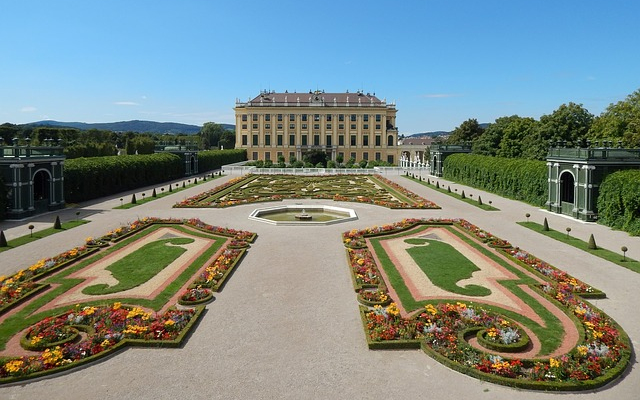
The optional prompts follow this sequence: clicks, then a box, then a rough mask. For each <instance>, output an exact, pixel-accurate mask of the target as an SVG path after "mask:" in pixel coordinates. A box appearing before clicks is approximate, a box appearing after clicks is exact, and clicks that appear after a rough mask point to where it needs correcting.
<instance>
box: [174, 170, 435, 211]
mask: <svg viewBox="0 0 640 400" xmlns="http://www.w3.org/2000/svg"><path fill="white" fill-rule="evenodd" d="M283 199H326V200H333V201H351V202H357V203H365V204H374V205H378V206H382V207H387V208H418V209H434V208H440V207H438V205H436V204H435V203H433V202H431V201H429V200H427V199H424V198H422V197H420V196H418V195H417V194H415V193H413V192H411V191H409V190H407V189H405V188H403V187H402V186H400V185H398V184H397V183H395V182H392V181H390V180H388V179H386V178H384V177H382V176H379V175H376V176H365V175H347V176H345V175H336V176H296V177H295V179H292V176H291V175H247V176H242V177H239V178H236V179H232V180H230V181H228V182H227V183H226V184H224V185H220V186H218V187H216V188H214V189H212V190H209V191H206V192H203V193H200V194H198V195H196V196H193V197H190V198H188V199H185V200H183V201H181V202H179V203H177V204H176V205H175V206H174V207H177V208H184V207H229V206H234V205H239V204H249V203H257V202H267V201H281V200H283Z"/></svg>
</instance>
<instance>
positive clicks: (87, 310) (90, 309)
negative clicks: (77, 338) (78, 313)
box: [82, 307, 96, 315]
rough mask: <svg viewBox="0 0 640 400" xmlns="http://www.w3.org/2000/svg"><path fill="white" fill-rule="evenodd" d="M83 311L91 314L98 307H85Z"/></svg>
mask: <svg viewBox="0 0 640 400" xmlns="http://www.w3.org/2000/svg"><path fill="white" fill-rule="evenodd" d="M82 311H83V312H84V313H85V314H86V315H91V314H93V313H95V312H96V308H95V307H85V308H83V309H82Z"/></svg>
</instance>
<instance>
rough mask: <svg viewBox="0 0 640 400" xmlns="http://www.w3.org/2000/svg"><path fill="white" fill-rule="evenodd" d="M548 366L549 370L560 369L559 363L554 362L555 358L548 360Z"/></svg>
mask: <svg viewBox="0 0 640 400" xmlns="http://www.w3.org/2000/svg"><path fill="white" fill-rule="evenodd" d="M549 366H550V367H551V368H559V367H560V361H558V360H556V359H555V358H550V359H549Z"/></svg>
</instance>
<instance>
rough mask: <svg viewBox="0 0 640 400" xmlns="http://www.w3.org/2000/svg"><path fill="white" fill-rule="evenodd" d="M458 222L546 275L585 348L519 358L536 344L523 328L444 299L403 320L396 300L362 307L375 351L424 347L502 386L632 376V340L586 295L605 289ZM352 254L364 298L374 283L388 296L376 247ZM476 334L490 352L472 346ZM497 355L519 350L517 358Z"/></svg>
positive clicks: (581, 384)
mask: <svg viewBox="0 0 640 400" xmlns="http://www.w3.org/2000/svg"><path fill="white" fill-rule="evenodd" d="M429 223H430V221H427V220H403V221H401V222H400V223H395V224H390V225H385V226H383V227H373V228H367V229H363V230H360V231H358V230H352V231H349V232H345V233H344V234H343V240H344V243H345V246H347V245H348V244H349V243H352V242H353V241H364V238H366V237H372V236H378V235H381V234H392V233H396V232H400V231H402V230H406V229H409V228H410V227H413V226H416V225H418V224H429ZM454 223H455V225H456V226H457V227H459V228H461V229H463V230H464V231H466V232H469V233H470V234H471V235H473V236H474V237H476V238H477V239H478V240H480V241H481V242H483V243H485V244H486V246H488V247H495V248H496V250H495V251H498V252H500V253H502V254H504V255H506V256H507V257H508V258H511V259H512V260H513V262H516V263H518V264H519V265H522V266H524V267H526V268H527V269H530V270H532V271H536V273H537V274H538V275H539V276H541V277H544V278H545V279H546V280H547V282H546V283H544V284H542V285H539V286H538V287H534V290H536V291H537V292H538V293H540V294H541V295H544V296H546V297H547V298H548V299H549V300H550V301H551V302H552V303H554V304H558V305H559V306H560V308H561V309H563V310H565V312H566V313H567V314H569V315H571V317H572V318H573V320H574V321H576V323H577V324H581V327H580V329H579V332H583V333H584V334H583V335H582V336H581V337H580V338H579V341H578V345H577V346H575V347H574V348H573V349H571V350H570V351H569V352H568V353H565V354H563V355H561V356H557V357H552V358H547V359H519V358H517V357H518V353H520V352H522V351H524V350H526V349H528V348H529V347H530V346H531V344H530V343H531V339H530V338H529V337H528V335H527V334H526V333H525V332H524V330H522V329H521V328H520V327H519V326H518V323H516V322H514V321H511V320H509V319H507V318H505V317H503V316H501V315H500V314H497V313H496V312H495V311H487V310H486V309H484V308H483V307H481V306H478V305H474V304H470V303H466V302H457V303H455V304H454V303H451V302H447V301H446V300H442V301H434V302H433V303H432V304H427V305H426V306H425V308H424V310H423V311H422V312H419V313H418V314H416V315H414V316H413V317H403V316H402V315H400V313H399V311H398V308H397V306H396V304H395V303H391V304H390V305H389V306H387V307H384V306H382V305H375V306H374V307H373V308H372V307H363V306H361V316H362V321H363V325H364V329H365V332H366V336H367V343H368V345H369V348H371V349H390V348H415V347H416V346H420V347H421V348H422V349H423V350H424V351H425V352H426V353H427V354H429V355H430V356H432V357H434V358H435V359H437V360H438V361H440V362H441V363H443V364H445V365H447V366H449V367H451V368H453V369H456V370H458V371H460V372H463V373H466V374H468V375H471V376H475V377H477V378H480V379H483V380H488V381H492V382H495V383H498V384H502V385H508V386H517V387H521V388H528V389H535V390H587V389H594V388H597V387H601V386H603V385H605V384H606V383H608V382H610V381H612V380H613V379H616V378H617V377H619V376H620V375H621V374H622V373H623V372H624V371H625V369H626V368H627V367H628V365H629V361H630V357H631V342H630V340H629V338H628V336H627V335H626V333H625V332H624V331H623V330H622V329H621V328H620V327H619V326H618V325H617V324H616V323H615V321H613V320H612V319H611V318H609V317H608V316H607V315H605V314H604V313H603V312H601V311H600V310H597V309H596V308H595V307H593V306H592V305H591V304H589V303H587V302H586V301H584V300H582V298H581V297H582V296H585V297H586V296H589V295H595V294H597V295H600V294H601V293H602V292H600V291H598V290H597V289H594V288H592V287H590V286H588V285H586V284H585V283H584V282H581V281H579V280H577V279H576V278H573V277H571V276H570V275H568V274H567V273H566V272H564V271H561V270H559V269H557V268H555V267H552V266H550V265H549V264H547V263H545V262H544V261H542V260H540V259H538V258H536V257H534V256H532V255H530V254H528V253H526V252H524V251H522V250H521V249H517V248H513V247H511V245H510V244H509V243H508V242H507V241H505V240H502V239H500V238H497V237H496V236H494V235H492V234H490V233H489V232H486V231H484V230H482V229H480V228H478V227H476V226H474V225H473V224H470V223H468V222H467V221H465V220H454ZM347 253H348V255H349V265H350V267H351V271H352V276H353V278H354V287H355V288H356V290H357V291H358V299H359V300H360V299H361V297H362V296H361V293H363V290H365V289H363V287H366V286H363V283H366V280H367V279H368V280H369V281H371V282H372V285H371V286H372V287H375V288H380V289H378V290H381V293H383V294H384V295H385V296H388V294H386V289H384V288H385V283H384V282H382V281H381V279H380V274H379V270H378V268H379V267H378V266H377V265H376V263H375V260H374V258H373V257H372V255H371V253H370V251H369V249H368V248H363V249H349V248H348V249H347ZM367 305H368V304H367ZM474 337H475V338H477V342H478V345H479V346H481V347H482V348H485V349H486V350H485V351H483V350H481V349H480V348H477V347H474V346H472V345H471V344H470V343H469V340H470V339H471V338H474ZM495 352H498V353H511V354H513V357H505V356H502V355H498V354H495Z"/></svg>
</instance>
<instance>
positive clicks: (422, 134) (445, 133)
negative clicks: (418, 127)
mask: <svg viewBox="0 0 640 400" xmlns="http://www.w3.org/2000/svg"><path fill="white" fill-rule="evenodd" d="M478 125H480V127H481V128H482V129H487V128H488V127H489V125H491V124H490V123H488V122H483V123H480V124H478ZM451 132H453V131H433V132H420V133H412V134H411V135H405V137H425V136H434V137H435V136H448V135H451Z"/></svg>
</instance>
